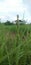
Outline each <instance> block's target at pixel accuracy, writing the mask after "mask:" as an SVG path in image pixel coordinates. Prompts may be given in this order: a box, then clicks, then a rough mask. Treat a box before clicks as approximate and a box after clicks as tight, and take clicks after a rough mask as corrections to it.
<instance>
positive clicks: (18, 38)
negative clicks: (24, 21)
mask: <svg viewBox="0 0 31 65" xmlns="http://www.w3.org/2000/svg"><path fill="white" fill-rule="evenodd" d="M18 44H19V15H17V44H16V46H18Z"/></svg>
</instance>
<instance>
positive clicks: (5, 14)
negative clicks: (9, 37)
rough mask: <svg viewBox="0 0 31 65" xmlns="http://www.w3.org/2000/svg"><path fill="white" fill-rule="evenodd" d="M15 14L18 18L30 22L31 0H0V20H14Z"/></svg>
mask: <svg viewBox="0 0 31 65" xmlns="http://www.w3.org/2000/svg"><path fill="white" fill-rule="evenodd" d="M17 14H18V15H19V19H25V20H26V21H27V22H28V23H30V22H31V0H0V20H1V21H2V22H3V21H6V20H10V21H14V20H16V16H17ZM23 16H24V18H23Z"/></svg>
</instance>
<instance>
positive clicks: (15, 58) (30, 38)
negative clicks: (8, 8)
mask: <svg viewBox="0 0 31 65" xmlns="http://www.w3.org/2000/svg"><path fill="white" fill-rule="evenodd" d="M28 64H29V65H31V25H21V26H19V32H18V29H17V26H16V25H14V26H5V25H1V26H0V65H28Z"/></svg>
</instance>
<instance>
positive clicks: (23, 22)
mask: <svg viewBox="0 0 31 65" xmlns="http://www.w3.org/2000/svg"><path fill="white" fill-rule="evenodd" d="M14 22H15V23H14ZM14 22H10V21H9V20H7V21H6V22H5V23H4V24H5V25H14V24H17V20H15V21H14ZM19 24H26V22H25V21H22V20H19Z"/></svg>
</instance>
